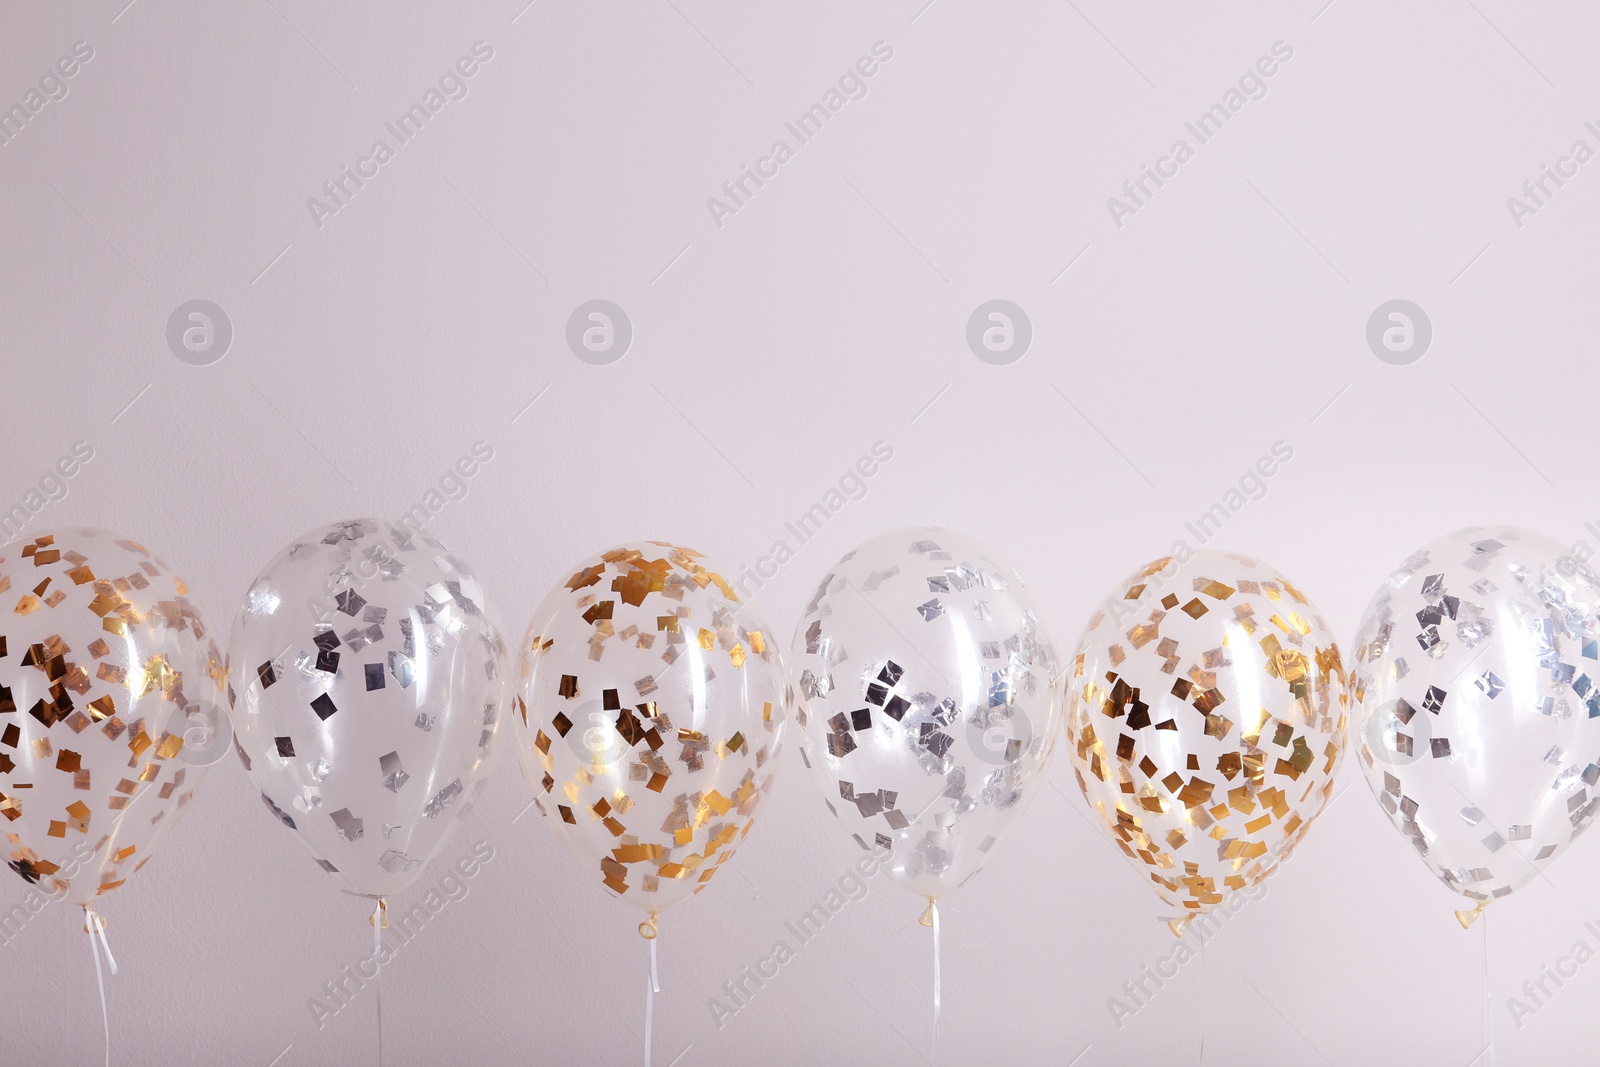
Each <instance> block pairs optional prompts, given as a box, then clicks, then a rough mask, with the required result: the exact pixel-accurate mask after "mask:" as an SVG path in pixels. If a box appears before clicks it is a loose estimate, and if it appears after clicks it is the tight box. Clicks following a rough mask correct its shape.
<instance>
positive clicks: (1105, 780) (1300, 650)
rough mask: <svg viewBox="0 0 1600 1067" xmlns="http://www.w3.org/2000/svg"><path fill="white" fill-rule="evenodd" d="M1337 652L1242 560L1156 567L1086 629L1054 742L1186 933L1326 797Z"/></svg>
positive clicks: (1322, 626) (1219, 557)
mask: <svg viewBox="0 0 1600 1067" xmlns="http://www.w3.org/2000/svg"><path fill="white" fill-rule="evenodd" d="M1348 699H1349V695H1348V692H1347V690H1346V681H1345V672H1344V665H1343V664H1342V663H1341V661H1340V659H1339V647H1338V645H1337V644H1336V643H1335V641H1334V639H1333V634H1332V633H1331V632H1330V631H1329V629H1328V625H1327V623H1325V622H1323V621H1322V618H1321V616H1319V615H1318V614H1317V611H1316V608H1315V607H1313V606H1312V604H1311V602H1310V601H1309V600H1307V599H1306V596H1305V594H1304V593H1302V592H1301V591H1300V590H1299V589H1297V588H1295V586H1294V585H1293V584H1292V583H1291V582H1290V581H1289V580H1288V579H1287V578H1285V577H1284V576H1283V575H1282V574H1281V573H1279V572H1278V571H1277V570H1275V569H1273V568H1272V567H1269V566H1268V565H1267V564H1265V563H1262V562H1261V561H1260V560H1255V559H1251V558H1249V557H1248V556H1239V555H1234V554H1233V553H1230V552H1216V551H1212V550H1209V549H1202V550H1201V551H1199V552H1195V553H1194V554H1193V555H1191V556H1190V557H1188V558H1187V559H1184V560H1182V561H1179V560H1177V559H1175V558H1173V557H1170V556H1169V557H1166V558H1163V559H1158V560H1156V561H1155V562H1153V563H1151V564H1150V565H1148V566H1147V567H1145V568H1144V569H1143V570H1141V571H1140V572H1139V573H1138V574H1136V575H1134V576H1133V577H1131V578H1129V579H1128V580H1127V581H1125V582H1123V583H1122V584H1121V585H1119V586H1118V587H1117V589H1116V590H1115V591H1114V592H1113V593H1112V594H1111V596H1110V597H1109V598H1107V600H1106V603H1105V606H1104V608H1103V609H1102V610H1100V611H1098V612H1096V613H1095V615H1094V616H1093V617H1092V618H1091V619H1090V620H1089V626H1088V628H1087V630H1086V631H1085V632H1084V635H1083V640H1082V643H1081V644H1080V645H1079V648H1078V656H1077V659H1076V661H1075V662H1074V664H1073V669H1072V680H1071V683H1070V686H1069V689H1068V697H1067V740H1068V743H1069V746H1070V748H1071V754H1072V763H1073V768H1074V770H1075V771H1076V773H1077V778H1078V785H1079V787H1081V788H1082V789H1083V794H1084V796H1085V797H1087V798H1088V800H1089V804H1090V806H1091V807H1092V808H1093V809H1094V813H1095V815H1096V817H1097V818H1098V820H1099V822H1100V824H1101V826H1102V827H1104V829H1105V831H1106V833H1107V834H1108V835H1109V836H1110V838H1111V839H1112V841H1114V842H1116V844H1117V846H1118V847H1119V848H1121V849H1122V851H1123V853H1124V854H1125V855H1127V857H1128V859H1129V860H1130V861H1131V862H1132V863H1133V864H1134V866H1135V867H1137V868H1139V869H1141V870H1144V871H1146V872H1147V873H1148V874H1149V875H1150V880H1151V882H1152V884H1153V885H1154V886H1155V890H1156V893H1157V895H1159V896H1160V897H1161V899H1162V900H1163V901H1165V902H1166V903H1167V904H1168V905H1169V906H1171V907H1173V908H1176V909H1179V910H1178V911H1177V913H1176V915H1175V916H1174V917H1172V918H1171V919H1170V920H1169V925H1170V926H1171V927H1172V930H1173V932H1174V933H1175V934H1178V935H1179V936H1181V935H1182V934H1183V932H1184V930H1185V929H1186V928H1187V927H1188V924H1189V922H1190V921H1191V920H1192V919H1194V918H1195V917H1196V916H1199V915H1204V914H1206V913H1207V912H1209V911H1211V910H1213V909H1215V908H1216V907H1217V906H1218V905H1220V904H1222V903H1223V902H1224V901H1225V900H1227V898H1228V897H1229V896H1230V895H1232V894H1233V893H1236V892H1239V891H1240V890H1242V889H1244V888H1246V887H1248V886H1254V885H1257V884H1259V883H1260V882H1261V881H1263V880H1264V879H1265V878H1266V877H1267V876H1268V875H1270V874H1272V872H1273V871H1275V870H1277V868H1278V864H1280V863H1282V862H1283V861H1284V860H1286V859H1288V858H1289V855H1290V853H1291V852H1293V851H1294V848H1295V846H1296V845H1297V844H1299V842H1300V840H1301V838H1303V837H1305V835H1306V832H1307V831H1308V830H1310V829H1311V824H1312V822H1313V821H1315V819H1316V817H1317V815H1318V814H1319V813H1320V812H1321V811H1322V809H1323V808H1324V807H1326V806H1327V804H1328V801H1329V800H1330V799H1332V791H1333V781H1334V775H1335V773H1336V772H1337V771H1338V767H1339V761H1340V759H1341V758H1342V757H1343V755H1344V747H1345V735H1346V728H1347V722H1346V704H1347V701H1348Z"/></svg>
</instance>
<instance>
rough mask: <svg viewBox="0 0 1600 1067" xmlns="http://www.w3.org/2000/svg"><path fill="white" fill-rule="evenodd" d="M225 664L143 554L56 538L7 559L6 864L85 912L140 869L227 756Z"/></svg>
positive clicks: (104, 540)
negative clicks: (223, 707) (218, 760)
mask: <svg viewBox="0 0 1600 1067" xmlns="http://www.w3.org/2000/svg"><path fill="white" fill-rule="evenodd" d="M222 679H223V665H222V656H221V653H220V652H219V651H218V649H217V645H216V642H215V640H214V639H213V637H212V635H211V632H210V630H209V628H208V627H207V626H206V623H205V620H204V619H203V618H202V617H201V615H200V609H199V608H198V607H197V606H196V605H195V603H194V602H193V601H192V600H190V598H189V590H188V587H187V586H185V585H184V583H183V580H182V579H181V578H179V577H178V575H177V574H176V573H175V572H174V571H173V569H172V568H171V567H170V566H168V565H167V564H166V563H165V562H164V561H162V560H161V559H159V558H157V557H156V556H153V555H151V553H150V552H149V550H148V549H146V548H145V547H144V546H143V545H140V544H139V543H137V542H135V541H130V540H128V539H126V538H123V537H118V536H117V535H116V534H113V533H107V532H105V531H104V530H92V529H62V530H56V531H53V532H50V533H44V534H39V535H38V536H34V537H29V538H25V539H23V540H18V541H14V542H12V543H11V544H9V545H6V546H5V547H4V548H0V814H3V815H4V816H5V819H4V821H3V822H0V826H3V827H4V829H5V834H6V842H7V846H6V855H7V861H8V863H9V865H10V867H11V869H12V870H14V871H16V872H17V873H18V874H20V875H21V876H22V877H23V878H25V879H27V880H28V881H29V882H33V883H37V884H38V885H39V886H40V888H41V889H42V890H44V891H45V892H46V893H47V894H48V895H50V896H51V897H52V898H54V899H57V900H67V901H71V902H72V903H75V904H88V903H89V902H90V901H92V900H93V899H94V898H95V897H96V896H97V895H99V894H101V893H105V892H108V891H110V890H112V889H115V888H116V887H117V886H120V885H121V884H122V883H123V882H124V881H125V880H126V879H127V878H128V876H129V875H130V874H132V873H133V872H134V871H136V870H138V869H139V868H141V867H143V866H144V864H145V862H146V861H148V860H149V859H150V857H151V856H152V855H154V854H155V852H156V850H157V849H158V848H159V847H160V846H161V843H162V842H163V841H165V840H166V839H167V836H168V835H169V834H171V833H172V831H173V829H174V828H175V827H176V826H177V824H178V821H179V820H180V819H181V818H182V817H183V814H184V812H185V811H186V810H187V809H188V807H189V806H190V804H191V803H192V802H193V799H194V793H195V790H196V789H197V788H198V787H199V786H200V783H201V782H202V781H203V780H204V778H205V775H206V769H207V767H208V766H210V764H212V763H214V762H215V761H216V758H217V756H218V755H220V754H221V753H224V752H226V751H227V741H226V730H225V725H226V720H225V718H224V717H223V715H222V712H221V710H220V705H221V692H220V689H219V686H220V685H221V683H222Z"/></svg>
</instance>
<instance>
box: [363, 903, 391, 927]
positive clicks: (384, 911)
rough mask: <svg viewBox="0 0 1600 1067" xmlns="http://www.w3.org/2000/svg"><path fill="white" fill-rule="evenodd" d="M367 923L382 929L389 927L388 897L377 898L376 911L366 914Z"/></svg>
mask: <svg viewBox="0 0 1600 1067" xmlns="http://www.w3.org/2000/svg"><path fill="white" fill-rule="evenodd" d="M367 925H368V926H376V927H378V928H379V929H383V930H387V929H389V898H387V897H379V898H378V913H377V914H376V915H368V916H367Z"/></svg>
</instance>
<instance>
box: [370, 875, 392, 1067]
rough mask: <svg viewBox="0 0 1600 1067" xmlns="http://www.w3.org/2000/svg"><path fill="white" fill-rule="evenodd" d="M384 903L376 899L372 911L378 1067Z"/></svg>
mask: <svg viewBox="0 0 1600 1067" xmlns="http://www.w3.org/2000/svg"><path fill="white" fill-rule="evenodd" d="M387 910H388V909H387V907H386V906H385V901H384V899H383V898H382V897H379V898H378V903H377V906H376V907H374V908H373V909H372V966H373V967H374V968H375V969H376V971H377V973H376V974H374V975H373V976H372V992H373V1000H374V1001H376V1002H377V1008H378V1067H383V927H384V924H385V923H386V922H388V916H387V915H385V914H384V913H385V912H386V911H387Z"/></svg>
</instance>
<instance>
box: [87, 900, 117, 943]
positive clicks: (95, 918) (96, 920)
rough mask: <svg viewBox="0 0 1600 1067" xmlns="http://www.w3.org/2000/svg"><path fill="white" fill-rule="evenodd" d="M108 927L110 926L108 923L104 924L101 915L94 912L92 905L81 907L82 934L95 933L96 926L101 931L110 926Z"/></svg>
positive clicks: (103, 918) (104, 921)
mask: <svg viewBox="0 0 1600 1067" xmlns="http://www.w3.org/2000/svg"><path fill="white" fill-rule="evenodd" d="M110 925H111V924H110V923H108V922H106V920H105V917H104V916H102V915H101V914H99V913H98V912H96V911H95V910H94V905H92V904H85V905H83V932H84V933H86V934H91V935H92V934H93V933H94V932H95V927H96V926H99V927H100V928H101V929H105V928H106V927H107V926H110Z"/></svg>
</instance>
